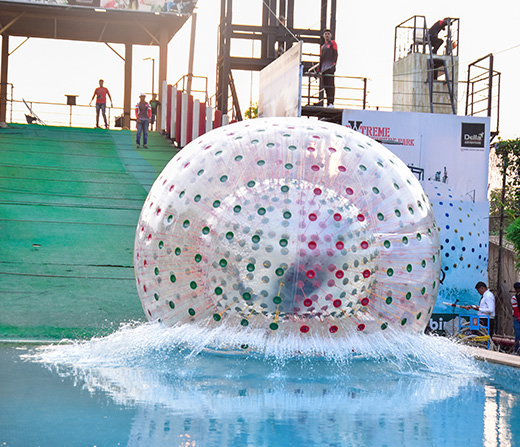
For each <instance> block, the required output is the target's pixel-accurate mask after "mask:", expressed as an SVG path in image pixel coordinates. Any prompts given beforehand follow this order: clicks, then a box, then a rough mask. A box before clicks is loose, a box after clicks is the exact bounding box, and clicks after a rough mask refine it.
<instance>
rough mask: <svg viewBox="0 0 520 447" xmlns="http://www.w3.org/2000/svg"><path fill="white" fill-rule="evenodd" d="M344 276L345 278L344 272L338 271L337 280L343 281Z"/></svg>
mask: <svg viewBox="0 0 520 447" xmlns="http://www.w3.org/2000/svg"><path fill="white" fill-rule="evenodd" d="M343 276H345V273H343V270H338V271H337V272H336V278H338V279H341V278H343Z"/></svg>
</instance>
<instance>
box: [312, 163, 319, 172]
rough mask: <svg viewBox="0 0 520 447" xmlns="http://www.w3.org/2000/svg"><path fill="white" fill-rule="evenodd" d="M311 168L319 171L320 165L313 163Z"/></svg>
mask: <svg viewBox="0 0 520 447" xmlns="http://www.w3.org/2000/svg"><path fill="white" fill-rule="evenodd" d="M311 169H312V170H313V171H314V172H317V171H319V170H320V167H319V166H318V165H312V166H311Z"/></svg>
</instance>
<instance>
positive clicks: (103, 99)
mask: <svg viewBox="0 0 520 447" xmlns="http://www.w3.org/2000/svg"><path fill="white" fill-rule="evenodd" d="M103 82H104V81H103V79H100V80H99V87H98V88H96V89H95V90H94V94H93V95H92V99H91V100H90V102H89V103H88V105H91V104H92V101H94V98H96V127H99V112H100V111H101V112H102V113H103V119H104V120H105V128H106V129H108V123H107V115H106V113H105V110H106V107H107V95H108V97H109V98H110V107H114V103H113V102H112V96H110V92H109V91H108V89H107V88H106V87H103Z"/></svg>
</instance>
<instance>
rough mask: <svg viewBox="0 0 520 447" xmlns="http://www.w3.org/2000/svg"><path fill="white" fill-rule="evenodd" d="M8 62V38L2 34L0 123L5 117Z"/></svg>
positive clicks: (3, 121)
mask: <svg viewBox="0 0 520 447" xmlns="http://www.w3.org/2000/svg"><path fill="white" fill-rule="evenodd" d="M8 61H9V36H8V35H7V34H2V60H1V64H2V67H1V69H0V70H1V71H0V122H2V123H5V120H6V116H7V65H8Z"/></svg>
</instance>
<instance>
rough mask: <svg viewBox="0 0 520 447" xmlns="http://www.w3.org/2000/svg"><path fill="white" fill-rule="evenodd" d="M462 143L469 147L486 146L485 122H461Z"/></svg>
mask: <svg viewBox="0 0 520 447" xmlns="http://www.w3.org/2000/svg"><path fill="white" fill-rule="evenodd" d="M461 124H462V129H461V130H462V131H461V139H460V145H461V146H462V147H468V148H484V137H485V135H486V132H485V130H486V126H485V124H483V123H461Z"/></svg>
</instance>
